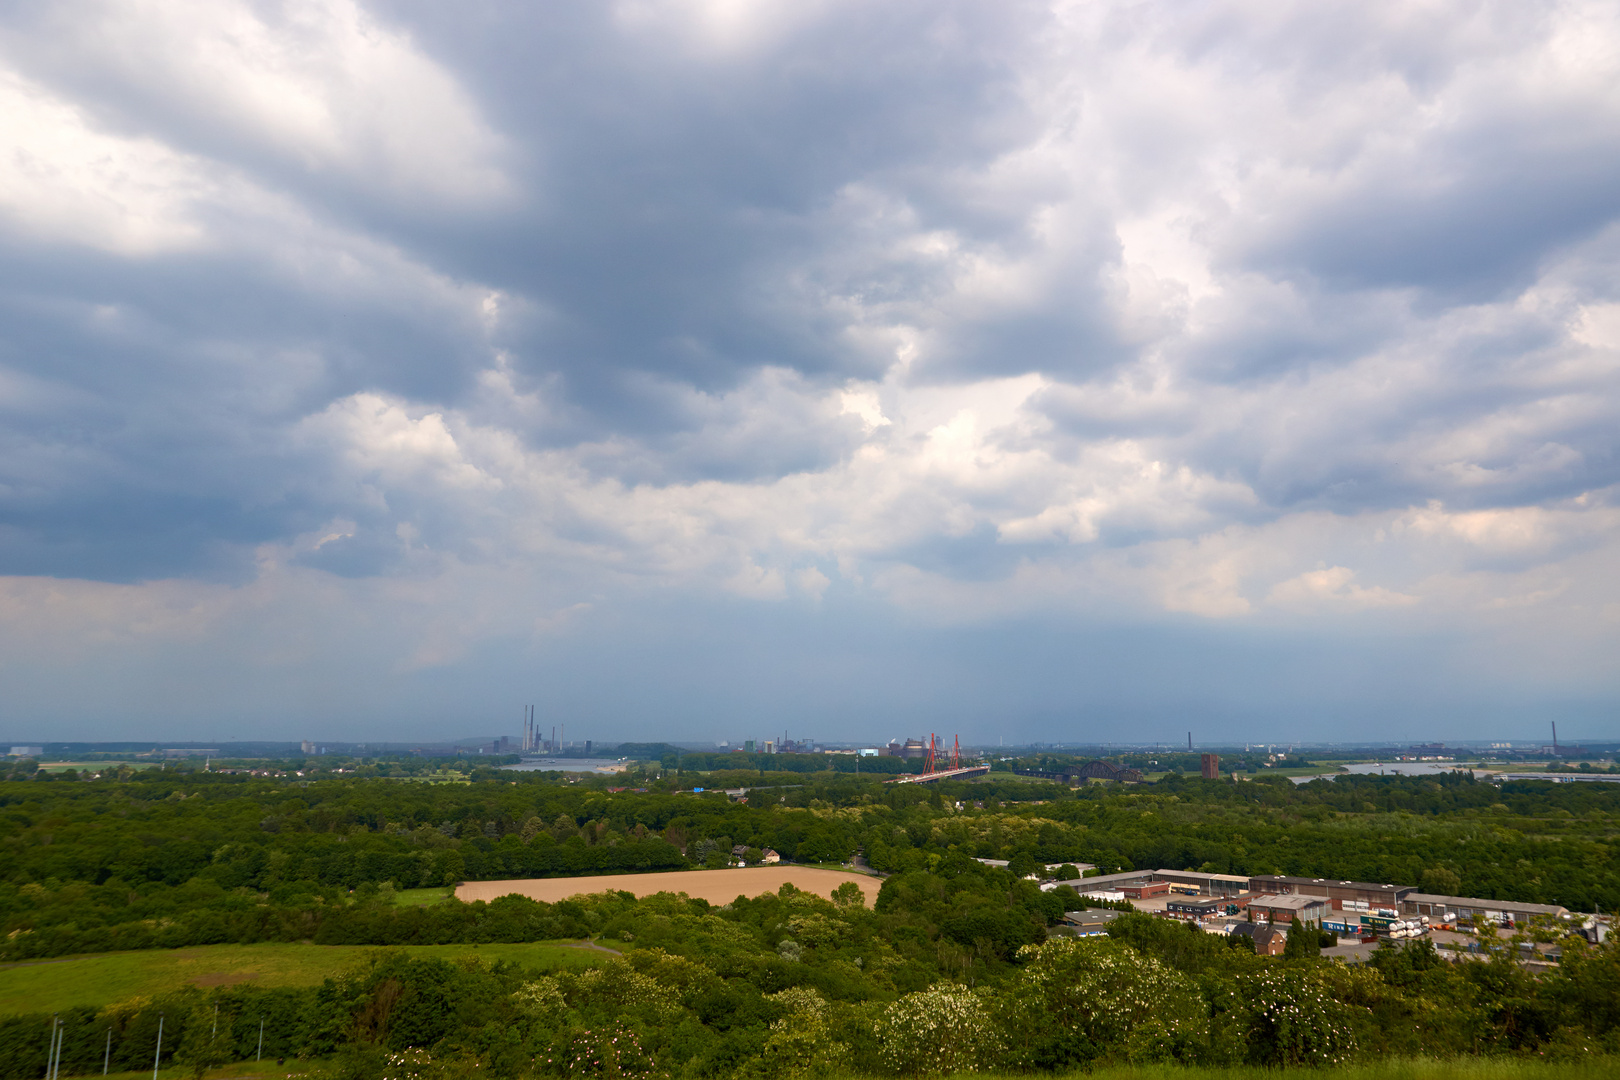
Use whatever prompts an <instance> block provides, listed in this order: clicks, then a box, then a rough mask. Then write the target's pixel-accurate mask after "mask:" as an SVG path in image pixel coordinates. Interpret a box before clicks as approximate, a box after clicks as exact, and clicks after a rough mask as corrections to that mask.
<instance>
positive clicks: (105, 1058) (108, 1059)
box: [101, 1028, 112, 1076]
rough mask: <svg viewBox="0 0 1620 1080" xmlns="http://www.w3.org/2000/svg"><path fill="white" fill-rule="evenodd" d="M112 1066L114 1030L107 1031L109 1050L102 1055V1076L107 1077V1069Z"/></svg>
mask: <svg viewBox="0 0 1620 1080" xmlns="http://www.w3.org/2000/svg"><path fill="white" fill-rule="evenodd" d="M110 1065H112V1028H108V1029H107V1050H106V1052H105V1053H104V1054H102V1055H101V1075H102V1076H106V1075H107V1068H108V1067H109V1066H110Z"/></svg>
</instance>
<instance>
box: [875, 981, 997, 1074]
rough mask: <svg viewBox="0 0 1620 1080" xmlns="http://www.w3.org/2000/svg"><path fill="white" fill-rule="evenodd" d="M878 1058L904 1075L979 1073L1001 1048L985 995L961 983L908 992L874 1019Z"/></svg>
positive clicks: (889, 1067)
mask: <svg viewBox="0 0 1620 1080" xmlns="http://www.w3.org/2000/svg"><path fill="white" fill-rule="evenodd" d="M877 1039H878V1047H879V1057H880V1060H881V1061H882V1063H883V1065H884V1067H885V1068H887V1069H889V1070H890V1071H892V1072H896V1073H899V1074H901V1075H902V1076H920V1075H923V1074H925V1073H958V1072H978V1071H979V1070H980V1069H983V1068H985V1067H986V1066H988V1065H992V1064H994V1063H995V1062H994V1059H995V1058H996V1057H997V1056H998V1054H999V1051H1000V1043H1001V1039H1000V1032H999V1029H998V1028H997V1026H996V1023H995V1020H994V1018H993V1017H992V1015H991V1011H990V1009H989V1007H988V1005H987V1002H986V1000H985V999H984V998H983V997H980V996H979V995H977V994H974V993H973V992H972V991H970V990H967V989H964V988H963V987H960V986H947V985H941V986H934V987H931V988H929V989H927V990H920V991H918V992H916V993H914V994H907V995H906V996H905V997H903V998H901V999H900V1000H899V1001H896V1002H895V1003H894V1004H892V1005H890V1006H889V1007H888V1008H887V1009H885V1010H884V1011H883V1017H882V1019H881V1020H879V1021H878V1025H877Z"/></svg>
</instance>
